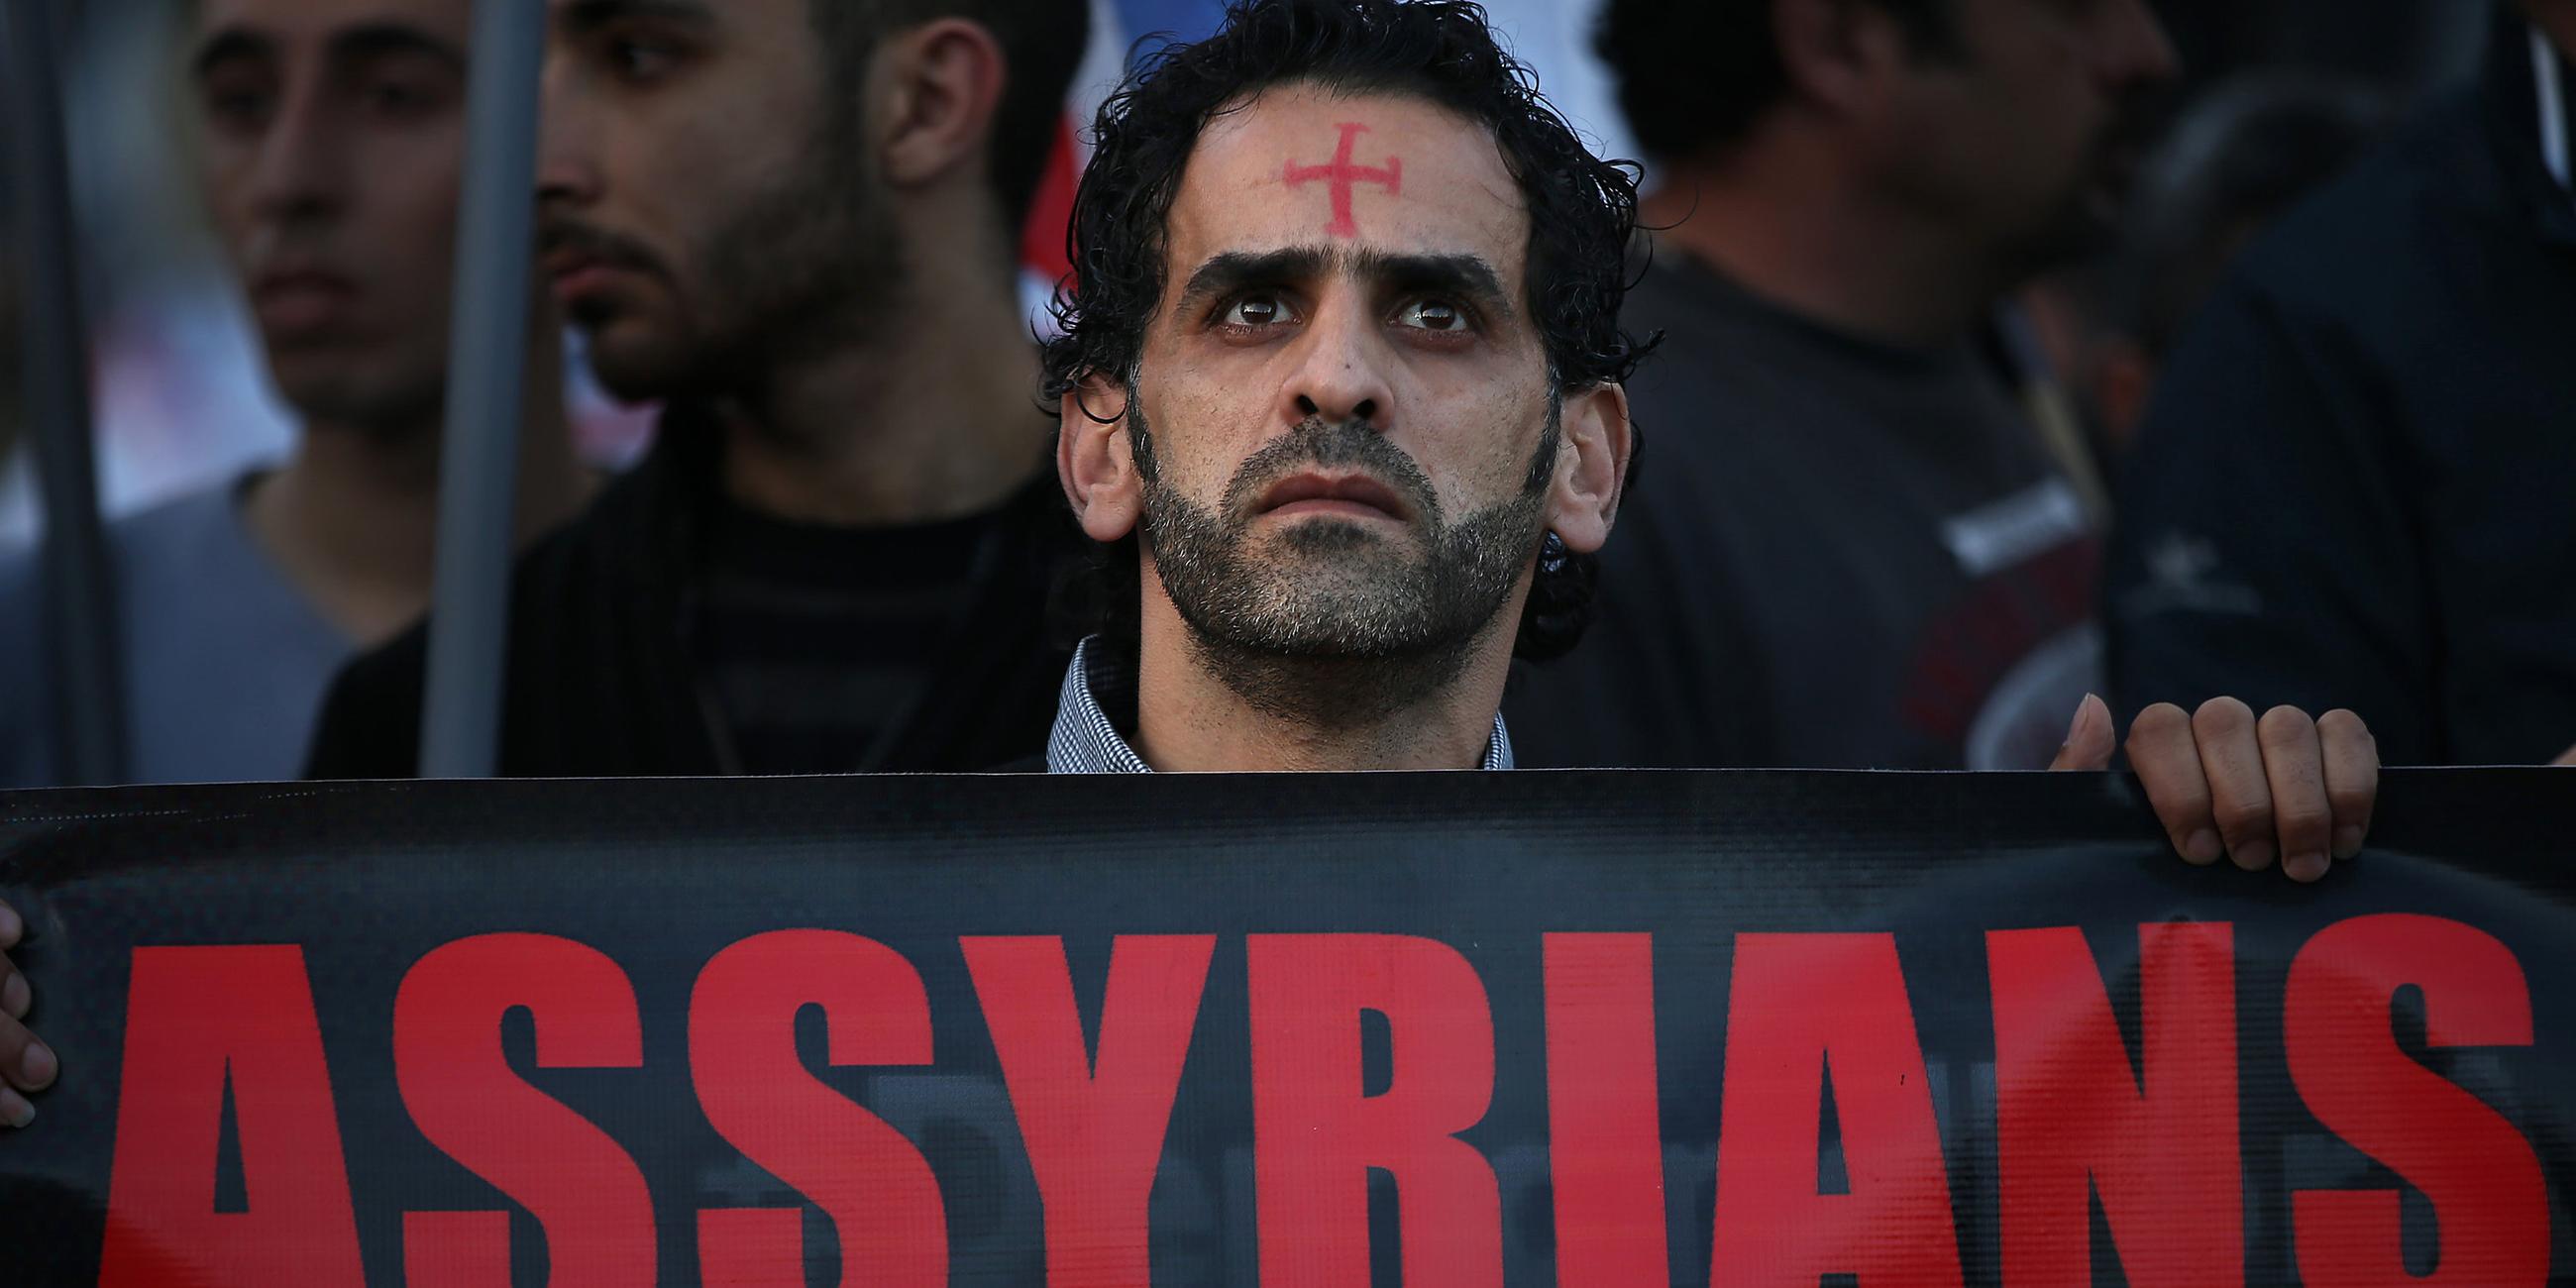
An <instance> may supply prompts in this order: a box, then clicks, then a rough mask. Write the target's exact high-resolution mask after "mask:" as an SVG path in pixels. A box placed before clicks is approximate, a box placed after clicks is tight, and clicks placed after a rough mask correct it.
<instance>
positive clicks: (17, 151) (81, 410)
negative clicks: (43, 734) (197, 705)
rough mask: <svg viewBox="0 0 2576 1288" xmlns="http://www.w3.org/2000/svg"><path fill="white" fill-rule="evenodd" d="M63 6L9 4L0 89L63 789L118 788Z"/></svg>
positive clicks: (106, 569) (118, 715) (110, 611)
mask: <svg viewBox="0 0 2576 1288" xmlns="http://www.w3.org/2000/svg"><path fill="white" fill-rule="evenodd" d="M52 4H53V0H5V2H0V81H5V82H6V89H5V90H0V94H5V102H6V106H7V110H8V113H9V127H8V131H7V132H8V135H9V140H10V146H9V161H10V171H11V176H12V178H13V179H14V180H15V183H14V185H13V186H15V187H16V188H17V191H18V206H19V227H18V265H19V269H20V273H19V282H20V285H21V287H22V288H23V290H24V292H25V294H24V298H23V304H24V310H23V316H24V318H25V321H26V325H25V328H24V330H25V336H24V337H23V340H22V343H23V344H24V345H25V347H26V354H25V361H26V391H25V396H26V401H27V408H28V411H29V413H30V414H29V416H28V420H27V433H28V439H29V442H30V443H31V444H32V445H33V447H34V448H35V452H36V467H37V474H38V479H39V483H40V486H41V489H42V491H43V494H44V501H45V532H44V546H43V560H44V581H43V584H44V599H43V606H42V609H41V611H42V612H43V613H44V615H45V621H44V628H45V642H46V646H47V648H48V649H49V650H50V653H51V657H52V663H53V672H52V675H51V678H50V682H48V681H46V680H42V679H39V678H38V677H34V676H12V677H7V679H6V681H5V682H7V683H18V684H36V683H46V684H47V685H48V691H49V692H50V694H51V695H52V698H53V700H54V702H55V703H57V704H58V705H57V709H56V721H55V734H56V738H57V740H58V742H57V745H58V746H59V747H60V748H61V756H60V763H59V765H58V766H57V769H58V772H59V773H60V774H61V776H62V777H63V778H64V779H65V780H66V781H70V782H75V783H113V782H117V781H120V780H122V779H123V777H124V775H125V694H124V691H123V687H122V684H123V674H124V667H123V658H124V653H123V651H122V650H121V649H120V648H119V647H118V645H119V643H120V640H119V638H118V632H117V622H116V588H115V569H114V568H113V567H112V566H111V565H110V564H109V562H108V557H107V542H106V539H105V534H104V532H103V530H102V529H101V527H100V524H99V517H98V474H97V469H96V467H95V464H94V463H93V462H92V461H91V459H90V448H91V444H90V417H89V331H88V325H87V320H86V319H85V318H84V317H83V315H82V311H81V302H80V273H79V264H80V259H79V255H78V253H77V246H78V243H77V242H76V241H75V239H74V237H73V233H72V201H71V169H70V163H69V160H68V158H67V157H66V155H65V152H64V143H63V104H62V84H61V77H60V75H59V74H58V63H59V59H60V56H61V49H62V46H61V43H60V41H59V39H58V38H57V36H56V34H55V31H54V13H53V10H52Z"/></svg>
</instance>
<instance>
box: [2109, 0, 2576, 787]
mask: <svg viewBox="0 0 2576 1288" xmlns="http://www.w3.org/2000/svg"><path fill="white" fill-rule="evenodd" d="M2499 8H2504V6H2499ZM2559 61H2560V62H2561V63H2562V64H2563V63H2564V62H2565V61H2566V60H2565V59H2564V57H2563V56H2562V57H2561V58H2560V60H2559ZM2562 79H2565V78H2563V77H2562ZM2537 84H2538V82H2537V78H2536V77H2535V75H2534V71H2533V57H2532V50H2531V44H2530V36H2529V30H2528V28H2527V27H2525V26H2524V24H2523V23H2522V22H2520V21H2519V20H2506V21H2504V22H2502V23H2501V24H2500V25H2499V30H2498V32H2497V39H2496V43H2495V47H2494V49H2493V50H2492V51H2491V52H2490V56H2489V66H2488V70H2487V73H2486V76H2485V79H2484V81H2483V83H2482V84H2481V85H2480V86H2479V87H2478V88H2477V89H2476V90H2475V91H2474V92H2472V93H2469V94H2466V95H2463V96H2462V97H2460V98H2458V99H2456V100H2454V101H2451V102H2448V103H2446V104H2443V105H2440V106H2439V107H2437V108H2436V109H2435V110H2433V111H2431V112H2430V113H2429V115H2427V116H2426V117H2424V118H2423V119H2421V120H2420V121H2418V122H2417V123H2416V124H2415V125H2414V126H2412V127H2410V128H2409V129H2408V130H2407V131H2406V133H2405V134H2403V135H2402V136H2401V137H2400V138H2399V139H2397V140H2395V141H2394V142H2393V143H2392V144H2391V145H2390V146H2389V147H2387V148H2386V149H2384V150H2383V151H2381V152H2380V153H2378V154H2376V155H2374V156H2373V157H2371V158H2369V159H2367V160H2365V161H2364V162H2362V163H2361V165H2360V166H2359V167H2357V168H2356V169H2355V170H2354V171H2353V172H2352V173H2351V174H2349V175H2347V176H2346V177H2345V178H2344V179H2342V180H2340V181H2339V182H2338V183H2337V184H2336V185H2334V186H2333V187H2331V188H2329V189H2328V190H2326V191H2325V192H2324V193H2322V194H2320V195H2319V196H2318V197H2317V198H2315V199H2313V200H2311V201H2310V202H2308V203H2307V204H2305V205H2304V206H2302V207H2301V208H2300V209H2298V210H2296V211H2294V212H2293V213H2291V214H2290V215H2288V216H2286V217H2284V218H2283V219H2282V221H2281V222H2280V223H2278V224H2277V225H2276V226H2275V227H2274V228H2273V229H2272V230H2271V231H2270V232H2268V233H2267V234H2265V236H2264V237H2263V238H2262V239H2261V240H2260V241H2258V242H2257V244H2256V245H2255V246H2254V247H2253V248H2252V249H2251V250H2249V251H2248V252H2247V254H2246V255H2245V256H2244V258H2243V259H2242V261H2241V262H2240V263H2239V265H2238V266H2237V268H2236V270H2235V272H2234V275H2233V277H2232V279H2231V280H2230V281H2229V282H2228V283H2227V284H2226V285H2224V286H2223V287H2222V288H2221V289H2220V291H2219V293H2218V295H2217V296H2216V297H2215V298H2214V299H2213V300H2212V302H2211V304H2210V306H2209V307H2208V308H2207V310H2206V311H2205V312H2204V313H2203V314H2202V316H2201V317H2200V318H2199V320H2198V321H2197V322H2196V323H2195V324H2194V326H2193V327H2192V329H2191V330H2190V331H2189V332H2188V333H2187V334H2186V337H2185V339H2184V340H2183V343H2182V345H2181V347H2180V348H2179V349H2178V350H2177V352H2176V353H2175V355H2174V358H2173V361H2172V363H2171V364H2170V366H2169V368H2168V369H2167V371H2166V373H2165V375H2164V378H2163V382H2162V384H2161V386H2160V388H2159V389H2158V391H2157V393H2156V397H2155V403H2154V405H2153V407H2152V408H2151V410H2150V412H2149V415H2148V419H2147V423H2146V425H2145V428H2144V430H2143V431H2142V433H2141V436H2140V440H2139V442H2140V446H2139V449H2138V455H2137V458H2136V459H2135V461H2134V462H2132V464H2131V466H2130V468H2129V470H2128V471H2127V474H2126V477H2125V478H2124V480H2123V486H2122V488H2121V497H2120V504H2119V507H2118V510H2117V513H2118V515H2119V516H2120V522H2119V525H2118V528H2117V531H2116V534H2115V537H2114V540H2113V545H2112V550H2111V557H2110V563H2109V568H2108V573H2109V576H2108V585H2107V595H2108V605H2107V609H2108V619H2109V623H2110V627H2111V638H2110V646H2111V662H2112V683H2113V687H2114V688H2115V690H2116V691H2117V693H2118V696H2119V698H2120V700H2121V707H2122V709H2123V710H2131V711H2134V710H2137V709H2139V708H2140V707H2141V706H2143V705H2144V704H2147V703H2151V702H2160V701H2170V702H2175V703H2179V704H2182V705H2184V706H2185V707H2186V708H2188V707H2190V706H2192V705H2194V704H2197V703H2199V702H2201V701H2203V700H2205V699H2207V698H2210V697H2212V696H2215V695H2218V694H2232V695H2235V696H2237V697H2241V698H2243V699H2245V700H2247V701H2248V702H2249V703H2251V704H2252V705H2253V706H2254V707H2255V709H2256V710H2257V711H2260V710H2263V709H2264V708H2265V707H2267V706H2269V705H2272V704H2276V703H2287V704H2292V705H2296V706H2299V707H2302V708H2305V709H2306V710H2308V711H2309V712H2310V713H2311V714H2315V713H2317V712H2320V711H2324V710H2327V709H2330V708H2333V707H2349V708H2351V709H2353V710H2355V711H2357V712H2359V713H2360V715H2361V716H2362V718H2363V719H2364V720H2366V721H2368V722H2369V724H2370V726H2371V728H2372V731H2373V732H2374V733H2376V734H2377V735H2378V738H2379V746H2380V753H2381V756H2382V758H2383V759H2385V760H2387V761H2388V762H2390V763H2395V764H2410V763H2479V762H2508V763H2512V762H2520V763H2529V762H2537V761H2546V760H2548V759H2550V758H2552V757H2554V756H2556V755H2557V754H2558V753H2560V752H2561V751H2564V750H2565V749H2566V748H2567V747H2568V745H2569V744H2570V743H2576V195H2571V193H2570V192H2569V191H2568V190H2567V189H2566V188H2564V187H2562V186H2561V185H2560V183H2559V182H2558V180H2557V179H2556V178H2554V177H2553V176H2551V175H2550V174H2549V173H2548V171H2547V169H2546V168H2545V166H2544V164H2543V161H2542V149H2541V124H2540V122H2541V110H2542V108H2541V99H2540V96H2539V94H2538V91H2537ZM2568 87H2569V89H2570V91H2571V92H2576V81H2569V82H2568ZM2561 109H2562V112H2563V109H2564V104H2561Z"/></svg>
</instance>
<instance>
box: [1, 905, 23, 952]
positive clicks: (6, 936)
mask: <svg viewBox="0 0 2576 1288" xmlns="http://www.w3.org/2000/svg"><path fill="white" fill-rule="evenodd" d="M26 933H27V921H26V919H25V918H23V917H21V916H19V915H18V910H17V909H15V908H12V907H10V906H9V901H8V900H6V899H0V948H15V947H17V946H18V940H19V938H20V937H21V936H23V935H25V934H26Z"/></svg>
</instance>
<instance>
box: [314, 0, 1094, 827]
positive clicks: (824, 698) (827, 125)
mask: <svg viewBox="0 0 2576 1288" xmlns="http://www.w3.org/2000/svg"><path fill="white" fill-rule="evenodd" d="M551 12H552V19H551V21H552V34H551V37H550V47H549V50H548V53H547V60H546V73H545V75H546V94H545V121H544V140H543V143H542V147H541V157H540V162H539V169H540V173H539V191H538V194H537V197H538V203H539V221H540V224H541V233H542V240H543V243H544V254H545V260H544V267H545V270H546V272H547V274H548V275H549V276H550V277H551V278H552V281H553V289H554V293H555V298H556V300H557V301H558V302H559V303H560V304H561V305H562V307H563V308H564V310H565V313H566V314H567V316H568V317H569V318H570V319H571V321H572V322H573V323H574V325H576V326H579V327H580V328H582V329H583V330H584V331H585V332H586V333H587V335H588V337H589V340H590V349H589V354H590V361H591V363H592V366H593V368H594V370H595V371H596V373H597V374H598V376H599V378H600V380H601V382H602V383H603V384H605V385H606V386H607V387H608V388H609V389H610V390H611V391H613V392H615V393H618V394H620V395H622V396H625V397H629V398H664V399H668V400H669V409H668V410H667V411H666V413H665V414H664V416H663V419H662V423H661V426H660V431H659V436H658V441H657V442H656V444H655V446H654V448H653V451H652V454H651V455H650V456H649V457H648V458H647V459H646V460H645V461H644V462H643V463H642V464H641V465H640V466H638V467H637V468H636V469H635V470H634V471H632V472H631V473H630V474H628V475H627V476H625V477H623V478H621V479H619V480H618V481H617V483H616V484H615V485H613V486H612V487H611V488H610V489H609V490H608V491H607V493H606V494H605V495H603V496H602V498H601V500H600V502H599V504H598V505H596V506H594V507H593V508H592V509H591V510H590V512H589V513H588V514H587V515H585V516H584V517H583V518H582V519H581V520H580V521H579V522H577V523H575V524H574V525H573V526H571V527H570V528H568V529H566V530H565V531H564V532H562V533H560V534H558V535H557V536H556V537H555V538H554V539H553V540H551V541H548V542H546V543H544V544H543V545H541V546H540V547H539V548H537V549H535V550H533V551H531V552H530V553H529V555H528V556H527V557H526V558H524V559H523V560H522V561H521V562H520V564H519V566H518V568H517V569H516V572H515V577H514V585H513V589H512V600H511V633H510V641H509V652H508V662H507V665H508V681H507V685H506V688H505V692H504V693H503V694H502V695H501V698H502V702H503V716H502V733H501V740H502V748H501V770H502V772H503V773H505V774H520V775H618V774H712V773H792V772H825V771H852V770H877V769H887V770H973V769H982V768H987V767H990V766H991V765H994V764H996V763H999V762H1001V761H1004V760H1008V759H1010V758H1012V757H1015V756H1017V755H1020V754H1022V753H1023V752H1024V751H1025V749H1026V748H1028V747H1030V746H1033V745H1036V744H1037V743H1038V742H1039V741H1040V740H1041V739H1042V738H1043V737H1044V734H1045V730H1046V728H1047V724H1048V722H1049V720H1050V719H1051V717H1052V716H1053V714H1054V709H1055V686H1056V682H1057V680H1058V679H1059V678H1060V677H1061V676H1062V675H1063V670H1064V659H1065V656H1066V652H1065V650H1061V649H1056V648H1051V647H1050V646H1049V643H1048V634H1047V628H1046V593H1047V585H1048V581H1049V578H1050V577H1051V575H1052V573H1053V571H1054V565H1055V563H1056V562H1057V560H1058V559H1059V557H1060V555H1061V554H1062V552H1064V551H1065V550H1067V549H1069V548H1070V547H1071V545H1072V543H1073V542H1074V541H1075V540H1076V537H1075V536H1074V534H1073V531H1072V528H1071V525H1070V523H1069V522H1068V521H1067V520H1066V518H1065V516H1064V505H1063V500H1062V498H1061V496H1060V495H1059V493H1058V491H1057V489H1056V486H1055V482H1054V479H1053V476H1052V472H1051V471H1050V470H1048V469H1047V462H1048V455H1049V452H1048V449H1049V445H1050V443H1051V441H1052V434H1051V428H1052V423H1053V422H1052V420H1051V419H1050V418H1048V417H1046V416H1044V415H1042V414H1041V413H1040V411H1039V410H1038V409H1037V407H1036V405H1035V403H1034V401H1033V399H1032V393H1033V391H1034V389H1035V381H1036V374H1037V369H1038V364H1037V352H1036V348H1035V346H1034V344H1033V343H1032V341H1031V337H1030V332H1029V327H1028V323H1027V320H1026V316H1025V314H1024V313H1023V312H1022V309H1021V305H1020V303H1019V299H1018V295H1017V248H1018V245H1019V230H1020V226H1021V224H1022V222H1023V220H1024V219H1025V217H1026V215H1027V212H1028V209H1029V206H1030V202H1031V199H1032V196H1033V194H1034V192H1035V190H1036V188H1037V185H1038V180H1039V176H1040V174H1041V171H1042V169H1043V167H1044V165H1045V163H1046V160H1047V157H1048V155H1049V150H1050V149H1051V147H1052V146H1053V145H1054V143H1055V140H1056V138H1057V134H1058V131H1059V125H1060V121H1061V116H1062V111H1063V106H1062V105H1063V102H1064V95H1065V90H1066V87H1067V85H1068V83H1069V82H1070V81H1071V79H1072V76H1073V71H1074V68H1075V66H1076V65H1077V64H1078V63H1079V62H1080V60H1081V57H1082V50H1083V46H1084V43H1085V38H1086V36H1087V29H1088V13H1087V11H1086V9H1085V7H1084V6H1083V5H1081V4H1076V3H1070V2H1069V0H883V2H881V3H871V4H857V3H850V2H849V0H734V2H733V3H722V4H719V3H714V2H712V0H651V2H649V3H648V2H646V0H555V3H554V4H553V6H552V11H551ZM424 652H425V650H424V635H423V634H422V633H421V632H414V633H412V634H410V635H408V636H406V637H404V638H403V639H400V640H397V641H396V642H395V643H394V644H393V645H391V646H389V647H388V648H387V649H385V650H383V651H381V652H379V653H377V654H374V655H372V656H369V657H366V658H363V659H360V660H359V661H358V662H357V663H355V664H353V666H352V667H351V668H350V670H349V671H348V673H347V674H346V675H345V676H344V677H343V679H342V680H341V681H340V683H339V684H338V685H337V687H336V688H335V691H334V693H333V695H332V697H331V700H330V703H329V705H328V709H327V710H326V713H325V716H324V720H323V724H322V728H321V729H320V731H319V733H318V734H317V737H316V742H315V746H314V754H313V760H312V764H311V770H312V772H313V773H314V774H316V775H318V776H324V777H382V776H400V775H406V774H409V773H411V772H413V770H414V768H415V766H416V763H417V759H416V751H415V749H416V747H417V744H418V738H419V729H420V701H421V691H422V675H423V661H424Z"/></svg>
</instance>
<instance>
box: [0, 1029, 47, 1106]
mask: <svg viewBox="0 0 2576 1288" xmlns="http://www.w3.org/2000/svg"><path fill="white" fill-rule="evenodd" d="M61 1071H62V1070H61V1063H60V1062H59V1061H57V1060H56V1059H55V1058H54V1051H53V1048H52V1047H49V1046H46V1045H45V1044H44V1043H43V1042H40V1041H38V1040H37V1038H36V1035H35V1034H33V1033H30V1032H28V1031H27V1026H26V1025H24V1024H21V1023H19V1022H18V1021H16V1020H14V1019H11V1018H9V1017H6V1016H0V1080H6V1081H7V1083H8V1084H9V1085H10V1086H13V1087H16V1088H18V1089H19V1090H21V1091H42V1090H44V1089H45V1088H47V1087H49V1086H52V1085H53V1082H54V1075H55V1074H57V1073H59V1072H61Z"/></svg>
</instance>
